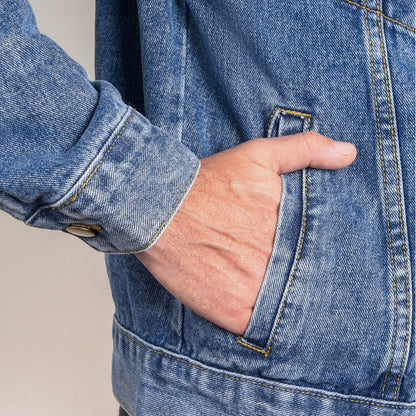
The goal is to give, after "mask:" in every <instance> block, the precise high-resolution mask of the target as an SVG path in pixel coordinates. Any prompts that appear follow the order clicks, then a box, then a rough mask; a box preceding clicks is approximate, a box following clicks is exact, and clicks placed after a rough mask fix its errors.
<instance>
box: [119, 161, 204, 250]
mask: <svg viewBox="0 0 416 416" xmlns="http://www.w3.org/2000/svg"><path fill="white" fill-rule="evenodd" d="M198 168H199V163H198V164H197V165H196V167H195V169H194V171H193V173H192V176H191V178H190V179H189V181H188V183H187V184H186V186H185V188H184V190H183V191H182V193H181V194H180V195H179V198H178V199H177V201H176V202H175V205H174V206H173V208H172V209H171V210H170V212H169V214H168V215H167V217H166V219H165V221H163V223H162V225H161V226H160V227H159V228H158V230H157V231H156V234H155V235H154V236H153V237H152V239H151V240H150V241H149V242H148V243H147V244H146V245H144V246H143V247H140V248H136V249H134V250H128V251H122V252H119V253H125V254H130V253H135V252H136V251H139V250H144V249H146V248H147V247H149V246H150V245H151V244H152V243H153V242H154V241H155V240H156V238H157V236H158V235H159V234H160V232H161V231H162V229H163V227H164V226H165V225H166V223H167V222H168V221H169V219H170V217H171V216H172V214H173V212H174V211H175V209H176V207H177V206H178V205H179V203H180V202H181V200H182V197H183V196H184V195H185V193H186V191H187V190H188V188H189V185H190V184H191V183H192V181H193V180H194V178H195V175H196V173H197V172H198Z"/></svg>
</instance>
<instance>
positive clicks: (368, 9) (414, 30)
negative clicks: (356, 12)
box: [343, 0, 416, 32]
mask: <svg viewBox="0 0 416 416" xmlns="http://www.w3.org/2000/svg"><path fill="white" fill-rule="evenodd" d="M343 1H345V2H347V3H350V4H353V5H354V6H357V7H360V8H361V9H364V10H365V11H366V12H371V13H376V14H377V15H378V18H380V16H383V18H384V19H387V20H390V21H391V22H393V23H397V24H398V25H400V26H402V27H404V28H406V29H408V30H410V31H412V32H416V29H415V28H413V27H410V26H407V25H406V24H404V23H402V22H399V21H398V20H396V19H392V18H391V17H388V16H386V15H385V14H384V13H382V12H380V10H379V7H378V4H377V10H374V9H370V8H369V7H367V0H364V6H363V5H362V4H359V3H356V2H355V1H352V0H343Z"/></svg>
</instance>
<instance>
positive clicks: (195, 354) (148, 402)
mask: <svg viewBox="0 0 416 416" xmlns="http://www.w3.org/2000/svg"><path fill="white" fill-rule="evenodd" d="M414 15H415V4H414V2H413V1H412V0H400V1H399V0H357V1H352V0H299V1H297V2H288V1H282V0H276V1H274V2H271V1H263V0H253V1H250V2H243V1H241V0H226V1H201V0H186V1H185V0H167V1H160V0H148V1H146V2H144V1H138V0H99V1H97V20H96V30H97V36H96V40H97V49H96V50H97V53H96V69H97V79H101V80H106V81H96V82H93V83H90V82H89V81H88V80H87V79H86V76H85V73H84V72H83V70H82V69H81V68H80V67H79V66H78V65H77V64H76V63H74V62H73V61H71V60H70V58H68V57H67V56H66V55H65V54H64V52H62V51H61V50H60V49H59V47H57V46H56V45H55V44H54V43H53V42H52V41H51V40H49V39H47V38H45V37H43V36H41V35H39V33H38V32H37V30H36V27H35V24H34V19H33V16H32V14H31V11H30V8H29V6H28V5H27V3H26V2H24V1H17V0H15V1H8V0H1V2H0V16H1V17H0V23H1V24H0V39H1V57H2V59H1V60H0V77H1V79H0V99H1V100H2V105H1V106H0V132H1V140H2V144H3V143H4V144H3V145H2V146H1V149H0V171H1V175H0V186H1V188H0V189H1V191H0V192H1V193H0V196H1V207H2V208H3V209H5V210H6V211H7V212H9V213H11V214H12V215H14V216H15V217H17V218H19V219H21V220H24V221H26V222H27V223H30V224H32V225H34V226H39V227H45V228H54V229H59V230H65V228H66V226H67V225H69V224H74V223H75V224H79V223H81V224H86V225H89V226H92V227H96V228H95V231H97V233H96V236H95V237H93V238H89V239H88V238H84V240H85V241H86V242H87V243H88V244H90V245H91V246H93V247H95V248H96V249H99V250H101V251H104V252H110V253H116V252H120V251H127V252H130V251H138V250H141V249H144V248H146V247H148V246H150V245H151V244H152V243H153V242H154V241H156V239H157V237H158V236H159V235H160V233H161V232H162V231H163V229H164V228H165V227H166V225H168V222H169V219H171V218H172V216H173V215H174V213H175V211H176V210H177V209H178V207H179V205H180V202H181V200H183V198H184V197H185V195H186V192H187V190H188V189H189V187H190V186H191V185H192V182H193V180H194V178H195V175H196V173H197V169H198V158H201V157H204V156H207V155H210V154H213V153H215V152H218V151H221V150H223V149H226V148H229V147H232V146H234V145H236V144H238V143H240V142H242V141H245V140H250V139H252V138H255V137H273V136H283V135H287V134H293V133H297V132H301V131H306V130H309V129H310V130H316V131H319V132H320V133H321V134H324V135H327V136H329V137H331V138H333V139H336V140H346V141H351V142H353V143H354V144H355V145H356V147H357V149H358V157H357V159H356V161H355V162H354V163H353V164H352V165H351V166H349V167H347V168H345V169H341V170H337V171H326V170H320V169H305V170H303V171H297V172H293V173H290V174H286V175H283V194H282V204H281V207H280V211H279V220H278V224H277V228H276V237H275V243H274V248H273V253H272V256H271V259H270V262H269V265H268V269H267V272H266V276H265V279H264V283H263V286H262V288H261V291H260V294H259V296H258V299H257V302H256V306H255V310H254V312H253V315H252V318H251V320H250V323H249V326H248V328H247V330H246V332H245V334H244V335H243V336H242V337H236V336H235V335H234V334H232V333H229V332H227V331H225V330H223V329H221V328H218V327H217V326H215V325H214V324H212V323H210V322H207V321H206V320H204V319H203V318H201V317H200V316H198V315H196V314H195V313H193V312H192V311H190V310H189V309H187V308H186V307H184V306H183V305H182V304H180V303H179V301H177V300H176V299H175V298H173V297H172V296H171V295H170V294H169V293H168V292H167V291H166V290H165V289H164V288H163V287H161V286H160V285H159V284H158V283H157V281H156V280H155V279H154V278H153V277H152V276H151V275H150V273H149V272H148V271H147V270H146V269H145V268H144V267H143V266H142V265H141V263H140V262H139V261H138V260H137V259H136V258H135V257H134V256H133V255H127V254H121V255H120V254H118V255H115V254H109V255H107V256H106V261H107V266H108V272H109V277H110V282H111V287H112V293H113V297H114V302H115V305H116V313H115V320H114V327H113V328H114V329H113V331H114V332H113V335H114V355H113V388H114V394H115V396H116V398H117V399H118V400H119V402H120V404H121V405H122V407H123V408H124V409H125V410H126V411H127V412H128V413H129V414H131V415H176V414H178V415H215V416H217V415H279V416H280V415H284V416H292V415H305V416H306V415H308V416H309V415H322V416H335V415H357V416H363V415H372V416H376V415H377V416H379V415H386V416H387V415H389V416H390V415H401V416H402V415H406V416H407V415H413V414H414V413H415V404H414V401H415V397H414V396H415V342H414V329H415V328H414V301H415V299H414V293H415V290H414V289H415V288H414V270H415V264H414V263H415V255H414V254H415V238H414V237H415V202H414V199H415V198H414V196H415V195H414V187H415V178H414V176H415V175H414V172H415V166H414V164H415V149H414V146H415V106H414V100H415V94H414V85H415V84H414V78H415V70H414V60H415V55H414V52H415V43H414V41H415V29H414V27H415V22H414ZM121 97H122V99H121ZM125 103H127V104H128V105H131V106H133V107H134V108H136V109H137V111H136V112H134V110H132V109H131V108H130V107H129V106H128V105H126V104H125ZM6 140H7V142H6ZM97 227H98V228H97Z"/></svg>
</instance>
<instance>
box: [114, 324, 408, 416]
mask: <svg viewBox="0 0 416 416" xmlns="http://www.w3.org/2000/svg"><path fill="white" fill-rule="evenodd" d="M114 324H115V328H116V330H117V331H118V332H120V333H121V334H122V335H125V336H126V337H127V338H129V339H130V340H131V341H133V342H134V343H135V344H137V345H139V346H140V347H142V348H144V349H145V350H148V351H150V352H153V353H155V354H159V355H162V356H164V357H167V358H171V359H173V360H175V361H178V362H180V363H183V364H186V365H188V366H190V367H194V368H196V369H198V370H201V371H204V372H206V373H209V374H214V375H217V376H220V377H224V378H228V379H231V380H236V381H242V382H245V383H249V384H254V385H257V386H261V387H267V388H269V389H273V390H278V391H284V392H290V393H300V394H306V395H310V396H317V397H323V398H326V399H334V400H341V401H347V402H353V403H362V404H369V405H373V406H380V407H389V408H395V409H415V406H401V405H394V404H383V403H377V402H372V401H370V400H360V399H347V398H345V397H337V396H331V395H329V394H323V393H314V392H309V391H303V390H298V389H290V388H283V387H276V386H272V385H270V384H266V383H261V382H259V381H252V380H247V379H245V378H242V377H235V376H230V375H228V374H222V373H219V372H217V371H213V370H209V369H207V368H203V367H201V366H198V365H195V364H192V363H190V362H188V361H186V360H184V359H181V358H177V357H174V356H173V355H169V354H166V353H165V352H162V351H157V350H155V349H153V348H150V347H147V346H146V345H144V344H142V343H141V342H139V341H137V340H135V339H134V338H133V337H131V336H130V335H129V334H128V333H127V332H125V331H123V329H122V328H120V326H119V324H118V323H117V322H116V321H114Z"/></svg>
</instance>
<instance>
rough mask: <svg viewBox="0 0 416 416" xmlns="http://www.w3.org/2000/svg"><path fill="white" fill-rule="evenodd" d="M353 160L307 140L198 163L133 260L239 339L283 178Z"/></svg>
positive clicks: (267, 251) (348, 151)
mask: <svg viewBox="0 0 416 416" xmlns="http://www.w3.org/2000/svg"><path fill="white" fill-rule="evenodd" d="M355 157H356V149H355V147H354V145H352V144H350V143H345V142H335V141H333V140H331V139H329V138H327V137H324V136H322V135H320V134H318V133H316V132H305V133H300V134H296V135H293V136H285V137H279V138H271V139H270V138H268V139H254V140H250V141H247V142H244V143H242V144H239V145H238V146H236V147H234V148H231V149H228V150H225V151H223V152H220V153H217V154H215V155H212V156H209V157H206V158H204V159H201V168H200V171H199V174H198V177H197V179H196V181H195V183H194V185H193V187H192V188H191V190H190V191H189V193H188V195H187V196H186V198H185V199H184V201H183V202H182V204H181V206H180V208H179V210H178V212H177V213H176V215H175V216H174V218H173V219H172V221H171V222H170V224H169V226H168V227H167V228H166V230H165V232H164V233H163V234H162V236H161V237H160V238H159V240H158V241H157V242H156V244H154V245H153V246H152V247H151V248H149V249H148V250H146V251H144V252H141V253H137V254H136V256H137V258H138V259H139V260H140V261H141V262H142V263H143V264H144V265H145V267H146V268H147V269H148V270H149V271H150V272H151V273H152V274H153V276H154V277H155V278H156V279H157V280H158V281H159V282H160V283H161V284H162V285H163V286H164V287H165V288H166V289H167V290H168V291H169V292H170V293H171V294H172V295H174V296H175V297H176V298H177V299H179V300H180V301H181V302H182V303H183V304H184V305H186V306H188V307H189V308H190V309H192V310H193V311H194V312H196V313H198V314H199V315H201V316H203V317H204V318H206V319H208V320H210V321H212V322H214V323H215V324H217V325H219V326H221V327H223V328H225V329H227V330H229V331H231V332H234V333H236V334H239V335H242V334H243V333H244V331H245V329H246V327H247V325H248V322H249V319H250V317H251V314H252V311H253V308H254V304H255V302H256V298H257V295H258V293H259V291H260V287H261V284H262V281H263V278H264V275H265V273H266V268H267V264H268V261H269V259H270V256H271V253H272V248H273V241H274V235H275V229H276V225H277V219H278V213H279V206H280V199H281V194H282V180H281V177H280V174H282V173H287V172H291V171H294V170H298V169H302V168H306V167H312V168H320V169H339V168H343V167H346V166H347V165H349V164H350V163H352V162H353V160H354V159H355ZM277 249H278V247H277Z"/></svg>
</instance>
